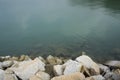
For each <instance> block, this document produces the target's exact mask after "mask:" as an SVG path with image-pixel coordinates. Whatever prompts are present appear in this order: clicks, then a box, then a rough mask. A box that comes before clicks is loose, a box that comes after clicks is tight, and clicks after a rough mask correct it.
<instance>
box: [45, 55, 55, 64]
mask: <svg viewBox="0 0 120 80" xmlns="http://www.w3.org/2000/svg"><path fill="white" fill-rule="evenodd" d="M47 62H48V63H49V64H51V65H54V64H56V60H55V58H54V57H53V56H51V55H49V56H48V57H47Z"/></svg>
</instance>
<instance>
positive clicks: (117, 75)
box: [104, 72, 120, 80]
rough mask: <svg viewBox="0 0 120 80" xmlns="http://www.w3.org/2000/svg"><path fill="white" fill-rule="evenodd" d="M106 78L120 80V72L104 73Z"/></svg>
mask: <svg viewBox="0 0 120 80" xmlns="http://www.w3.org/2000/svg"><path fill="white" fill-rule="evenodd" d="M104 77H105V79H106V80H109V79H111V80H120V73H119V72H108V73H106V74H105V75H104Z"/></svg>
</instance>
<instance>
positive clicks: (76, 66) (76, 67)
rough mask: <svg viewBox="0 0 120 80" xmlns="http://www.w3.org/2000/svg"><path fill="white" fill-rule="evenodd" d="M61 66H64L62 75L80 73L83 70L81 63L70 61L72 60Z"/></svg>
mask: <svg viewBox="0 0 120 80" xmlns="http://www.w3.org/2000/svg"><path fill="white" fill-rule="evenodd" d="M63 66H66V67H65V70H64V75H67V74H71V73H75V72H80V71H82V69H83V64H82V63H79V62H76V61H72V60H69V61H67V62H66V63H65V64H64V65H63Z"/></svg>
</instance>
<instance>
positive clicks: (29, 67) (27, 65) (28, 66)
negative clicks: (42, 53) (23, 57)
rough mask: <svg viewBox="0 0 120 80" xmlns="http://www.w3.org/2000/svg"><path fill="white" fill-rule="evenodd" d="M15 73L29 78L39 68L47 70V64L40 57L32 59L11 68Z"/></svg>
mask: <svg viewBox="0 0 120 80" xmlns="http://www.w3.org/2000/svg"><path fill="white" fill-rule="evenodd" d="M10 69H11V70H13V71H14V72H15V74H16V75H17V76H18V77H19V78H21V79H23V80H28V79H29V77H30V76H32V75H34V74H35V73H36V72H38V70H40V71H45V64H44V63H43V62H42V61H41V60H40V59H38V58H36V59H34V60H31V61H23V62H19V63H17V64H16V66H14V67H13V66H12V67H11V68H10Z"/></svg>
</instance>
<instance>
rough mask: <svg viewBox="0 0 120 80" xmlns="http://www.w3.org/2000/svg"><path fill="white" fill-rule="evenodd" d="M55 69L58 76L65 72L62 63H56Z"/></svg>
mask: <svg viewBox="0 0 120 80" xmlns="http://www.w3.org/2000/svg"><path fill="white" fill-rule="evenodd" d="M53 69H54V72H55V74H56V76H60V75H62V74H63V66H62V65H54V67H53Z"/></svg>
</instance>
